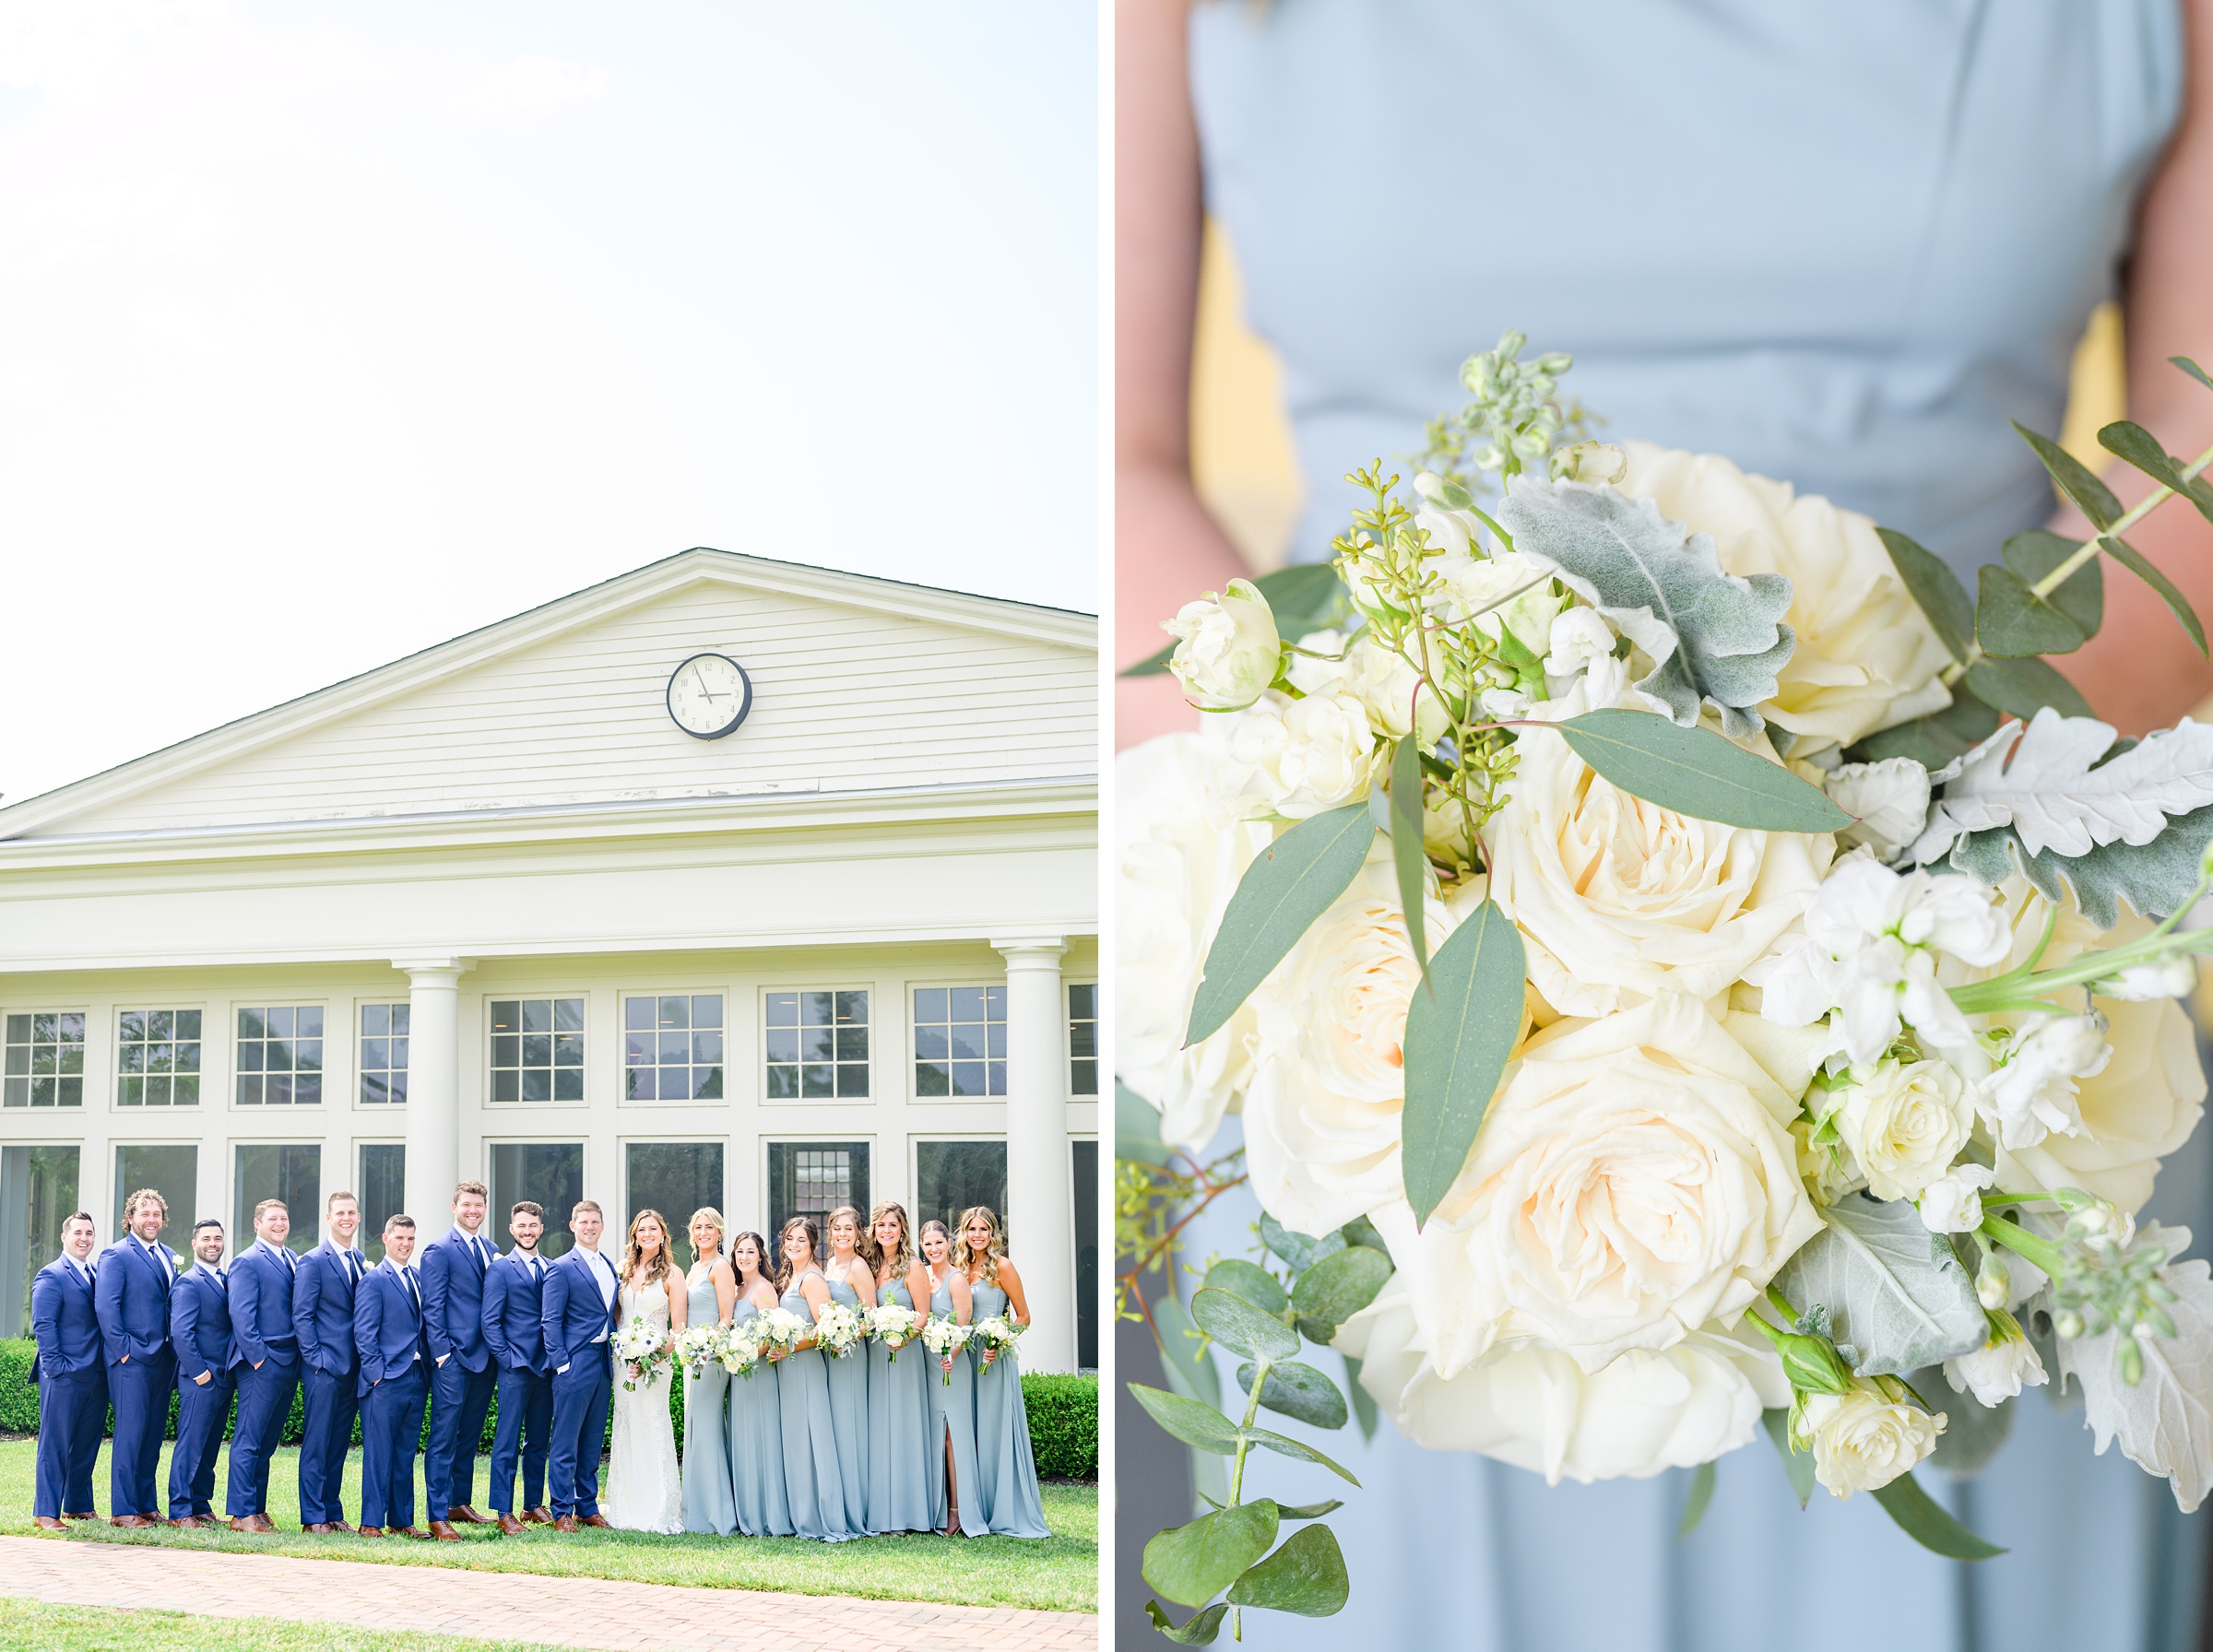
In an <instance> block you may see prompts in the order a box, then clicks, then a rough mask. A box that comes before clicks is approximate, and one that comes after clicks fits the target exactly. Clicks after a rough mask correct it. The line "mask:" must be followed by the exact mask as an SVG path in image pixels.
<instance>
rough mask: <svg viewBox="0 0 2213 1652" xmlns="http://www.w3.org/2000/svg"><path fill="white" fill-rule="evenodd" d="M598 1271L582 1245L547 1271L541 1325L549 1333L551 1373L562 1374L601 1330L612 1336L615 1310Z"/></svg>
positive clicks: (539, 1310) (618, 1293)
mask: <svg viewBox="0 0 2213 1652" xmlns="http://www.w3.org/2000/svg"><path fill="white" fill-rule="evenodd" d="M603 1259H604V1258H603ZM610 1266H611V1264H610ZM601 1277H602V1276H601V1275H600V1274H599V1272H598V1263H595V1262H594V1261H592V1260H591V1258H590V1257H589V1255H588V1254H587V1253H586V1251H585V1249H584V1247H583V1246H582V1245H575V1246H572V1247H571V1248H570V1250H569V1252H568V1254H567V1255H565V1256H563V1257H562V1258H561V1259H560V1260H559V1261H558V1262H555V1263H554V1264H553V1266H552V1267H550V1268H547V1269H546V1285H545V1290H544V1292H542V1293H541V1295H540V1299H539V1304H538V1324H539V1325H540V1326H541V1327H544V1331H545V1339H546V1369H547V1370H549V1371H552V1372H558V1371H560V1369H561V1368H562V1366H563V1365H566V1364H567V1363H569V1362H570V1361H571V1360H573V1359H574V1358H575V1357H576V1356H577V1355H578V1354H580V1353H582V1352H583V1351H584V1347H585V1344H586V1343H587V1342H589V1341H591V1339H593V1338H595V1337H597V1336H598V1334H599V1333H600V1332H601V1331H607V1332H609V1333H610V1334H611V1333H612V1332H613V1330H614V1327H615V1315H614V1310H613V1308H612V1307H610V1306H609V1304H608V1301H607V1298H606V1297H604V1296H602V1295H601V1294H600V1289H599V1281H600V1279H601ZM615 1295H616V1300H617V1301H620V1300H621V1291H620V1290H618V1291H617V1292H616V1293H615Z"/></svg>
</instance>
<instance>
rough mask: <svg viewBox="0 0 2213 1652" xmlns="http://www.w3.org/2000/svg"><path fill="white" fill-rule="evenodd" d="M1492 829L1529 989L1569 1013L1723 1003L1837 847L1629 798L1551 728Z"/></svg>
mask: <svg viewBox="0 0 2213 1652" xmlns="http://www.w3.org/2000/svg"><path fill="white" fill-rule="evenodd" d="M1516 751H1517V753H1518V761H1517V762H1516V764H1515V769H1514V775H1513V779H1512V780H1511V781H1510V782H1509V793H1508V802H1507V805H1506V807H1505V808H1502V809H1500V810H1499V811H1498V813H1497V815H1495V816H1493V817H1492V819H1491V820H1490V822H1489V823H1488V824H1487V825H1486V826H1485V828H1484V831H1483V836H1484V840H1485V844H1487V845H1488V847H1489V857H1490V866H1491V898H1492V899H1493V900H1495V901H1497V903H1498V904H1499V906H1500V907H1501V908H1502V909H1503V910H1504V911H1505V912H1506V914H1508V915H1509V917H1511V918H1512V919H1513V920H1514V924H1515V926H1517V927H1518V928H1519V929H1520V930H1521V933H1522V935H1523V936H1524V937H1525V938H1527V940H1528V942H1529V947H1528V960H1529V975H1530V979H1531V980H1532V981H1533V982H1535V983H1536V985H1537V990H1538V991H1539V992H1541V993H1543V994H1544V997H1545V998H1546V1000H1547V1001H1549V1002H1550V1003H1552V1004H1553V1005H1555V1006H1556V1007H1557V1008H1558V1009H1560V1011H1561V1012H1562V1013H1563V1014H1568V1015H1587V1016H1588V1015H1605V1014H1608V1013H1610V1012H1612V1011H1613V1010H1615V1009H1619V1008H1621V1007H1622V1006H1623V1005H1624V1004H1625V1003H1627V1002H1628V1001H1630V1000H1631V999H1632V998H1634V997H1650V996H1651V994H1653V993H1655V992H1658V991H1660V990H1661V989H1662V988H1663V987H1670V988H1673V989H1674V990H1675V991H1678V992H1685V993H1688V994H1689V995H1691V996H1692V997H1699V998H1705V997H1712V996H1713V995H1714V994H1715V993H1718V992H1720V991H1722V989H1724V988H1725V987H1727V986H1728V985H1730V983H1731V982H1733V981H1734V980H1736V979H1737V978H1738V977H1739V976H1740V975H1742V974H1743V973H1744V972H1745V970H1746V968H1747V967H1748V966H1749V965H1750V964H1751V963H1752V962H1754V961H1755V960H1757V958H1759V957H1760V955H1761V954H1762V953H1764V952H1766V951H1767V950H1769V948H1770V947H1771V946H1773V945H1774V944H1775V942H1776V939H1777V938H1778V937H1780V936H1781V934H1782V933H1783V931H1784V930H1785V929H1786V928H1787V927H1789V926H1790V924H1791V922H1792V920H1793V919H1794V918H1796V917H1797V916H1798V915H1799V914H1801V913H1802V912H1804V911H1805V908H1806V906H1807V904H1808V903H1809V902H1811V901H1812V899H1813V897H1814V892H1815V891H1816V890H1817V888H1818V887H1819V885H1820V881H1821V874H1822V872H1823V871H1824V870H1825V869H1826V862H1827V857H1828V853H1829V848H1830V840H1829V839H1828V838H1827V837H1825V836H1809V835H1806V834H1804V833H1800V832H1749V831H1746V830H1745V829H1743V828H1741V827H1735V826H1724V825H1722V824H1721V823H1720V822H1718V821H1714V820H1695V819H1693V818H1691V817H1689V816H1687V815H1679V814H1676V813H1675V811H1674V810H1673V809H1667V808H1661V807H1660V806H1659V805H1658V804H1656V803H1650V802H1647V801H1646V800H1645V799H1643V798H1641V797H1638V796H1633V795H1632V794H1630V793H1627V792H1624V791H1621V790H1619V789H1617V788H1616V787H1615V785H1613V784H1612V783H1611V782H1609V781H1607V780H1605V779H1604V778H1602V777H1601V776H1600V775H1598V774H1597V773H1595V772H1593V771H1592V769H1590V768H1589V767H1588V766H1587V765H1586V764H1585V763H1584V762H1583V760H1582V759H1581V758H1580V757H1578V756H1576V755H1575V753H1574V751H1573V750H1572V749H1569V747H1568V742H1567V741H1566V740H1564V739H1563V738H1561V737H1560V736H1559V735H1557V734H1556V733H1554V732H1553V731H1552V730H1551V729H1548V728H1530V729H1524V730H1523V731H1522V734H1521V739H1520V740H1519V741H1518V742H1517V743H1516Z"/></svg>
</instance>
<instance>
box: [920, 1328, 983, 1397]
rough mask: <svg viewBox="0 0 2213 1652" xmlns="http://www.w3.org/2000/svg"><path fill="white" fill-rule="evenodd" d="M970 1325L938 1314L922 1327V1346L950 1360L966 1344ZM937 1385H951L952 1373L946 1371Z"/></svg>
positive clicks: (942, 1358) (940, 1357)
mask: <svg viewBox="0 0 2213 1652" xmlns="http://www.w3.org/2000/svg"><path fill="white" fill-rule="evenodd" d="M970 1328H971V1327H968V1326H965V1325H962V1324H960V1323H959V1322H957V1321H955V1320H953V1319H948V1318H946V1317H945V1316H942V1315H940V1316H936V1317H934V1318H932V1319H931V1320H930V1321H929V1323H928V1324H927V1325H925V1326H924V1327H922V1346H923V1347H925V1348H927V1349H929V1351H930V1352H932V1353H934V1354H936V1355H937V1356H938V1358H939V1359H941V1360H950V1359H952V1358H953V1355H955V1354H957V1353H959V1352H960V1351H961V1350H962V1349H964V1348H965V1347H967V1346H968V1335H969V1331H970ZM939 1386H941V1387H945V1388H950V1387H952V1386H953V1373H952V1372H950V1371H947V1372H945V1373H943V1374H942V1375H941V1377H940V1379H939Z"/></svg>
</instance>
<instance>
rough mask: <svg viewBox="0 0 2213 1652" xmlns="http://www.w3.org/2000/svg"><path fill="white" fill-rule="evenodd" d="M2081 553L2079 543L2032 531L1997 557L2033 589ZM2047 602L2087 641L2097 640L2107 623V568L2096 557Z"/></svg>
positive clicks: (2014, 539) (2009, 542) (2016, 538)
mask: <svg viewBox="0 0 2213 1652" xmlns="http://www.w3.org/2000/svg"><path fill="white" fill-rule="evenodd" d="M2080 549H2082V541H2080V540H2079V539H2070V538H2067V537H2065V535H2062V534H2054V533H2051V532H2049V531H2047V530H2046V529H2044V528H2041V527H2032V528H2030V530H2029V531H2028V532H2026V533H2020V534H2016V535H2014V536H2013V537H2012V538H2010V539H2008V540H2006V543H2005V545H2004V546H2003V547H2002V548H2001V549H1999V552H1998V554H1999V555H2000V556H2002V557H2004V558H2005V559H2006V567H2008V568H2010V569H2012V570H2013V571H2014V572H2016V573H2018V574H2019V575H2020V576H2021V578H2022V579H2023V580H2025V581H2027V582H2028V583H2029V584H2032V585H2033V584H2036V583H2037V581H2039V580H2041V579H2042V578H2043V577H2044V576H2045V575H2047V574H2049V573H2051V572H2053V570H2054V569H2056V568H2057V567H2059V565H2060V564H2061V563H2063V562H2065V560H2067V559H2068V558H2069V557H2071V556H2073V555H2074V554H2075V553H2076V552H2077V551H2078V550H2080ZM2046 600H2048V601H2049V602H2050V603H2051V604H2052V606H2053V608H2057V609H2058V610H2059V611H2060V612H2061V613H2062V614H2065V616H2066V617H2067V619H2069V620H2071V621H2072V622H2073V623H2074V626H2075V629H2076V630H2077V631H2080V632H2082V634H2083V635H2084V636H2085V637H2094V636H2096V635H2097V634H2098V628H2099V627H2100V626H2101V625H2102V624H2104V623H2105V564H2104V563H2103V562H2102V561H2101V560H2099V559H2098V558H2097V557H2092V558H2090V559H2089V560H2088V561H2087V562H2085V563H2083V565H2082V566H2081V567H2079V568H2077V570H2076V571H2075V572H2072V573H2070V574H2068V575H2067V577H2066V578H2065V580H2064V581H2062V582H2061V584H2059V585H2058V586H2057V587H2056V588H2055V589H2054V590H2053V592H2052V593H2051V595H2050V596H2049V597H2047V598H2046Z"/></svg>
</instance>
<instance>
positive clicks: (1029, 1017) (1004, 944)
mask: <svg viewBox="0 0 2213 1652" xmlns="http://www.w3.org/2000/svg"><path fill="white" fill-rule="evenodd" d="M991 944H992V946H994V947H995V948H997V949H998V950H999V951H1000V955H1001V956H1003V957H1004V958H1005V959H1006V961H1007V1210H1006V1217H1007V1228H1008V1237H1009V1240H1010V1246H1011V1250H1012V1255H1013V1257H1014V1263H1015V1266H1016V1267H1017V1268H1020V1269H1021V1271H1022V1282H1023V1286H1024V1291H1025V1292H1026V1294H1027V1295H1028V1297H1029V1303H1030V1328H1029V1331H1028V1332H1027V1333H1026V1334H1025V1335H1024V1338H1023V1339H1022V1368H1023V1369H1024V1371H1073V1370H1074V1369H1075V1368H1076V1304H1075V1294H1076V1259H1075V1241H1074V1237H1073V1235H1072V1233H1071V1232H1070V1222H1071V1220H1072V1219H1071V1212H1070V1208H1069V1161H1068V1073H1067V1070H1066V1064H1065V1062H1064V1060H1063V1056H1064V1055H1065V1045H1066V1043H1067V1038H1066V1032H1065V1028H1066V1021H1067V1011H1066V1009H1064V1008H1063V1006H1062V1004H1061V1001H1060V956H1061V954H1062V953H1064V952H1066V951H1067V950H1068V948H1067V946H1066V945H1065V944H1064V943H1063V941H1062V940H1061V938H1060V937H1059V936H1057V935H1053V936H1035V937H1024V938H1010V939H994V940H993V941H992V943H991Z"/></svg>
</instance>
